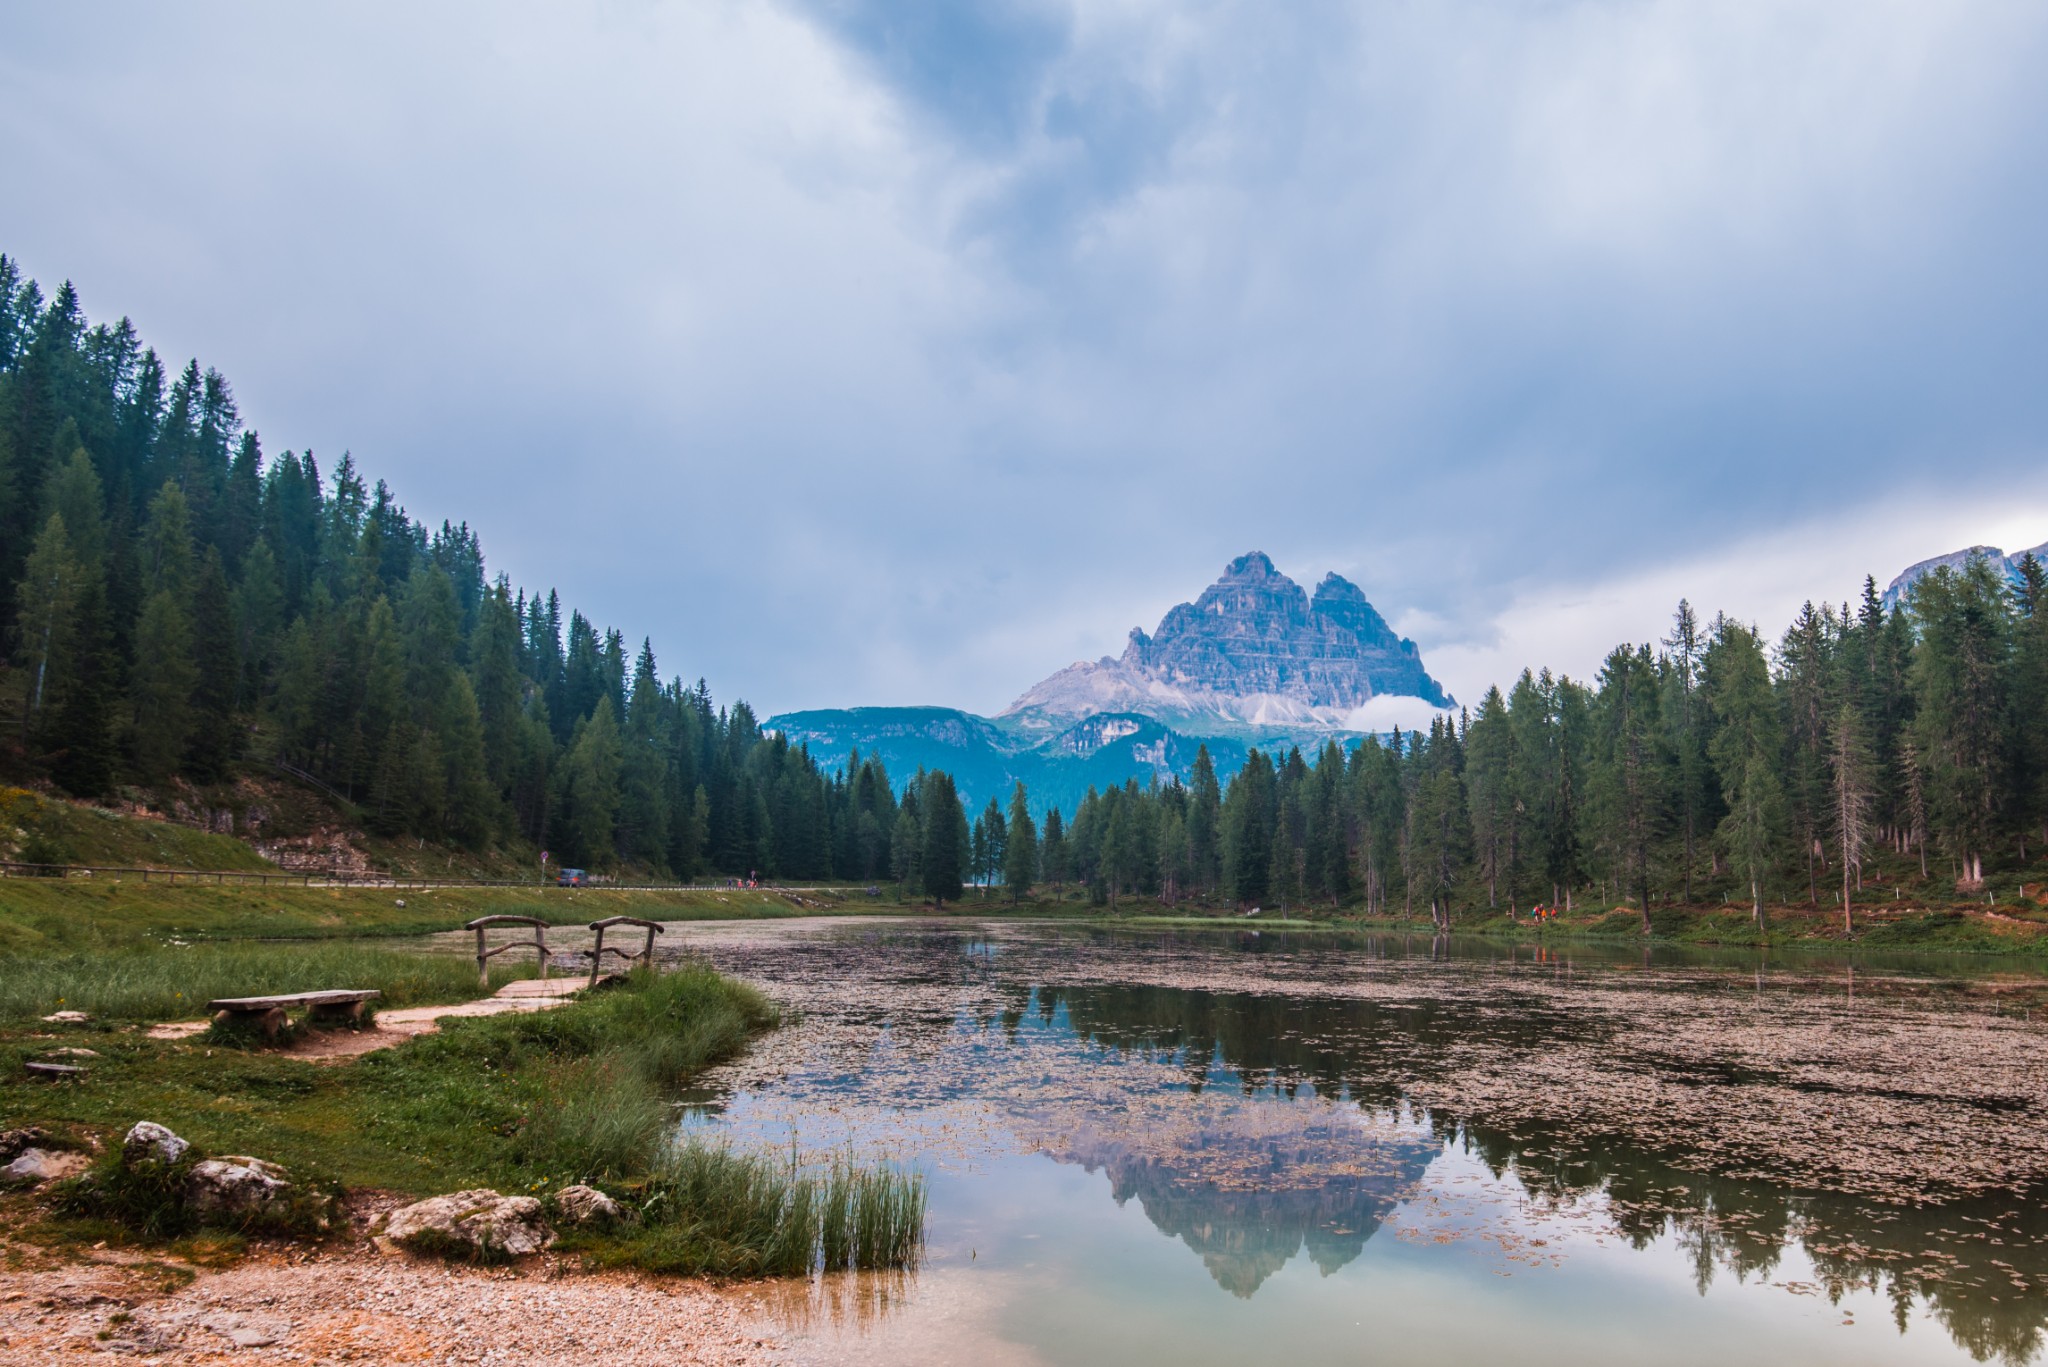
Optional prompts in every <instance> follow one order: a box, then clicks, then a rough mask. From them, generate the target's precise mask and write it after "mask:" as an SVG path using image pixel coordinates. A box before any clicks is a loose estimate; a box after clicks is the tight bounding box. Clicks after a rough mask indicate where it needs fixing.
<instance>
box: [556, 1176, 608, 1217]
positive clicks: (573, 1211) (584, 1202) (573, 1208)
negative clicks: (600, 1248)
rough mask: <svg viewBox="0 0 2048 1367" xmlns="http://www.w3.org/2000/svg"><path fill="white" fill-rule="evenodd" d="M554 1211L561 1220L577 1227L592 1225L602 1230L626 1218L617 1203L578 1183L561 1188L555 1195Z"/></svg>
mask: <svg viewBox="0 0 2048 1367" xmlns="http://www.w3.org/2000/svg"><path fill="white" fill-rule="evenodd" d="M555 1211H556V1213H557V1214H559V1215H560V1216H561V1217H562V1219H564V1220H566V1221H567V1222H568V1223H570V1224H572V1225H577V1226H586V1225H594V1226H598V1227H600V1228H602V1227H603V1226H606V1225H615V1224H618V1223H620V1222H621V1221H623V1220H624V1219H625V1218H626V1212H625V1211H624V1210H623V1209H622V1208H621V1207H620V1206H619V1203H618V1202H617V1201H614V1200H613V1199H612V1198H611V1197H609V1196H607V1195H605V1194H604V1193H603V1192H601V1191H599V1190H598V1189H597V1188H596V1187H589V1186H585V1185H583V1184H582V1183H581V1182H578V1183H577V1184H576V1185H575V1186H572V1187H563V1188H562V1189H561V1190H560V1191H558V1192H556V1193H555Z"/></svg>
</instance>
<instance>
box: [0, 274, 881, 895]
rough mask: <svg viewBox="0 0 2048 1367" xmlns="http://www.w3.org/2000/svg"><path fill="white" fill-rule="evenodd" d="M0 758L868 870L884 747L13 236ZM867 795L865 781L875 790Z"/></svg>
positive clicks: (735, 864)
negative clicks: (517, 553)
mask: <svg viewBox="0 0 2048 1367" xmlns="http://www.w3.org/2000/svg"><path fill="white" fill-rule="evenodd" d="M0 623H4V624H6V626H7V627H8V628H9V630H7V632H6V638H5V639H6V645H7V651H8V658H9V661H10V663H11V669H10V670H9V671H8V674H7V676H6V678H5V680H4V681H0V776H4V777H6V778H10V779H13V780H15V781H31V782H33V781H40V780H52V781H54V782H55V783H56V784H57V785H59V786H60V787H61V788H62V789H63V790H64V791H65V792H68V793H70V794H73V795H76V796H80V797H88V798H99V797H103V796H106V795H108V794H110V793H113V792H114V791H115V790H117V789H121V788H127V789H130V790H140V791H149V790H157V789H163V788H165V787H167V786H170V785H177V784H199V785H206V784H217V783H220V782H223V781H225V780H227V779H229V778H230V777H231V776H233V775H234V774H235V773H236V771H237V770H238V767H240V766H243V765H245V764H247V763H249V762H252V761H262V762H265V763H274V764H277V765H281V766H285V767H286V768H287V769H288V770H289V771H291V772H294V773H297V774H300V775H303V776H304V778H305V779H306V780H307V781H310V782H313V783H317V784H319V785H323V786H324V787H326V788H327V789H329V790H331V791H332V792H333V793H335V794H336V795H338V796H339V797H340V798H341V799H343V800H344V801H345V802H346V803H347V804H349V805H350V806H351V807H352V808H353V811H352V813H351V814H352V815H354V816H356V817H358V818H359V819H360V820H361V822H362V823H363V824H364V826H366V827H367V828H368V829H369V830H370V831H371V832H372V833H373V834H379V835H386V836H398V835H404V836H411V837H416V838H418V839H421V840H427V841H439V842H446V843H449V844H452V845H456V846H463V847H471V848H476V847H484V846H490V845H495V844H500V843H506V842H512V843H518V842H525V843H529V844H533V845H541V846H545V847H547V848H549V849H550V850H551V851H552V852H553V853H554V855H555V857H556V860H557V862H558V863H567V864H572V865H577V864H580V865H584V866H587V867H591V868H606V867H610V866H612V865H614V864H616V863H619V862H620V861H630V862H631V863H633V864H635V865H638V866H640V867H643V868H648V869H655V870H662V871H667V872H672V873H673V874H675V875H677V876H688V875H690V874H693V873H697V872H702V871H706V870H716V871H720V872H731V873H746V872H749V871H752V870H759V871H761V872H762V873H764V874H766V873H771V872H772V873H775V874H779V875H783V876H790V877H827V876H835V877H844V878H867V877H874V876H878V875H879V874H881V873H882V872H883V865H884V864H885V863H886V849H885V850H884V854H883V855H882V856H879V857H877V856H874V855H873V852H872V845H873V842H872V841H871V842H870V845H869V847H867V852H866V853H863V847H862V846H861V845H860V844H859V842H858V840H857V839H856V836H857V834H858V833H859V831H860V829H861V827H862V820H863V818H866V820H867V823H868V825H869V826H871V827H879V829H880V830H881V831H883V832H884V833H885V834H884V835H883V837H882V841H883V844H884V846H885V847H886V842H887V835H886V832H888V831H890V830H891V829H892V828H893V826H894V824H895V821H896V816H897V812H896V803H895V800H894V798H893V796H890V795H889V787H890V785H889V783H888V781H887V779H886V777H885V776H882V775H879V774H872V773H870V774H866V775H862V774H861V773H859V772H856V773H854V774H850V775H849V774H844V773H839V774H834V773H828V772H826V771H825V770H824V769H823V768H821V766H820V765H818V764H817V763H816V762H815V761H814V760H813V759H812V758H811V757H810V756H809V755H808V754H806V753H805V752H804V751H803V750H801V749H800V748H799V749H792V748H791V747H790V746H789V745H787V744H786V743H784V742H782V741H779V740H766V739H763V738H762V736H761V734H760V730H759V727H758V725H757V723H756V719H755V717H754V714H753V712H752V710H751V709H749V708H748V707H747V706H746V704H745V703H734V704H732V705H731V706H729V707H728V706H720V705H719V704H717V703H716V702H715V701H714V700H713V698H712V696H711V694H710V692H709V690H708V689H707V688H706V687H705V686H704V684H703V683H702V682H701V681H700V682H698V683H696V684H694V685H692V684H687V683H685V682H684V680H682V679H681V678H679V677H668V678H664V677H663V676H662V674H661V672H660V670H659V668H658V666H657V663H656V660H655V656H654V652H653V650H652V648H651V646H650V645H649V643H648V642H646V641H645V640H643V641H642V642H641V643H640V645H639V647H638V649H635V648H633V647H632V646H631V645H630V644H629V642H628V640H627V638H626V637H625V636H624V634H623V633H622V632H620V631H618V630H616V629H600V628H599V627H598V626H597V625H596V624H595V623H594V622H592V621H590V620H589V619H588V618H586V617H585V616H583V614H581V613H580V612H577V611H575V610H574V609H570V608H565V607H564V605H563V604H562V603H561V602H560V600H559V599H558V598H557V596H556V595H555V594H554V593H552V592H547V593H542V592H537V591H533V592H529V591H525V590H520V589H515V588H514V587H513V586H512V585H510V584H508V583H506V582H505V581H504V580H503V579H502V578H498V579H493V578H492V577H491V576H490V575H488V574H487V572H486V568H485V562H484V556H483V550H482V547H481V545H480V544H479V541H478V539H477V536H476V534H475V533H474V532H473V531H471V529H470V528H469V527H468V526H467V525H451V524H449V523H447V522H443V523H442V524H441V526H440V527H438V528H430V527H427V526H425V525H423V524H421V523H420V522H418V521H416V520H414V519H413V518H411V517H410V516H408V515H407V513H406V511H405V509H404V508H403V507H402V506H401V505H400V504H399V502H398V499H397V496H396V495H395V494H394V493H393V491H392V490H391V489H390V488H389V487H388V486H387V485H386V484H385V483H384V482H383V481H382V480H377V481H375V482H374V483H372V482H371V481H370V480H368V479H367V478H366V477H365V476H364V475H363V474H362V473H361V472H359V471H358V470H357V468H356V466H355V463H354V462H353V460H351V459H350V457H349V456H347V455H343V456H342V457H341V458H340V459H339V460H337V461H334V462H332V463H331V465H329V466H327V467H324V468H323V466H322V464H321V462H320V461H319V460H317V459H316V458H315V456H314V454H313V453H312V452H311V451H304V452H299V451H292V450H286V451H283V452H278V453H274V454H273V453H266V451H265V450H264V448H263V445H262V443H261V441H260V440H259V438H258V436H257V434H256V433H255V432H253V431H247V430H245V429H244V428H243V425H242V423H241V420H240V418H239V416H238V414H237V411H236V405H235V400H234V395H233V392H232V390H231V389H230V387H229V384H228V381H227V379H226V378H225V377H223V376H222V375H220V374H219V373H218V372H216V371H213V370H208V369H202V368H201V367H200V365H199V363H198V362H197V361H193V362H190V363H188V364H187V365H185V366H184V367H183V368H182V369H178V370H173V369H171V368H169V367H167V366H166V365H165V363H164V362H163V360H162V359H161V358H160V357H159V356H158V355H157V354H156V353H155V352H154V351H153V350H151V349H149V348H148V347H147V346H145V345H144V344H143V342H142V341H141V339H140V338H139V337H138V336H137V333H136V330H135V328H134V327H133V326H132V325H131V324H130V323H129V322H128V320H127V319H125V318H124V319H121V320H120V321H118V322H114V323H100V324H94V323H92V322H90V321H89V320H88V319H87V317H86V315H85V313H84V310H83V307H82V306H81V304H80V302H79V297H78V295H77V292H76V291H75V290H73V288H72V287H71V286H70V285H69V284H68V283H67V284H65V285H63V286H62V287H60V288H59V289H57V290H56V291H55V292H54V293H53V294H52V295H50V296H49V297H47V298H45V296H44V294H43V292H42V291H41V289H40V288H39V287H38V286H37V285H36V284H35V283H34V282H33V281H29V280H26V279H24V278H23V276H22V275H21V272H20V270H19V268H18V267H17V265H16V264H15V263H14V262H13V261H11V260H9V259H8V258H6V257H0ZM861 804H865V805H864V806H863V805H861Z"/></svg>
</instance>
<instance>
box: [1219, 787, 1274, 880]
mask: <svg viewBox="0 0 2048 1367" xmlns="http://www.w3.org/2000/svg"><path fill="white" fill-rule="evenodd" d="M1277 789H1278V782H1277V778H1276V776H1275V773H1274V770H1273V762H1272V761H1271V760H1269V759H1267V758H1266V756H1265V755H1264V754H1263V753H1261V752H1260V751H1258V750H1256V749H1254V750H1251V751H1248V752H1247V753H1246V755H1245V760H1244V767H1243V768H1242V769H1239V770H1238V771H1237V776H1236V777H1235V778H1233V779H1232V780H1231V783H1230V789H1229V791H1228V792H1226V793H1225V794H1224V795H1223V808H1222V823H1221V825H1222V836H1223V839H1222V845H1223V851H1222V853H1223V882H1224V886H1225V887H1226V888H1227V889H1228V890H1229V893H1230V897H1231V899H1232V900H1233V901H1235V902H1236V903H1237V904H1238V905H1239V906H1240V907H1252V906H1259V905H1263V904H1264V903H1265V901H1266V900H1267V898H1268V896H1269V895H1270V893H1271V891H1272V872H1273V832H1274V830H1275V829H1276V828H1277V826H1278V817H1279V812H1278V810H1277V798H1278V796H1279V794H1278V791H1277Z"/></svg>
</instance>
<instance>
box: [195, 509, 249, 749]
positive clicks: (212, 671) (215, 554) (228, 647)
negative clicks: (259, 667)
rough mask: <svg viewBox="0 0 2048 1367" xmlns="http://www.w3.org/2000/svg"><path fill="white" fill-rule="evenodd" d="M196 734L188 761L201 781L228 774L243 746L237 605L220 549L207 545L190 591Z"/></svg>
mask: <svg viewBox="0 0 2048 1367" xmlns="http://www.w3.org/2000/svg"><path fill="white" fill-rule="evenodd" d="M192 657H193V672H194V676H195V679H196V684H195V686H194V688H193V691H192V735H191V740H190V743H189V747H188V749H187V753H186V767H187V769H188V770H189V772H190V773H191V774H192V776H193V777H194V778H197V779H198V780H200V781H201V782H203V783H213V782H218V781H219V780H221V779H222V778H225V777H226V776H227V772H228V766H229V765H230V764H231V763H233V761H234V760H235V759H236V758H237V757H238V755H239V754H240V751H241V735H240V729H241V728H240V723H239V721H238V720H237V718H236V716H235V697H236V695H237V694H238V693H239V692H240V691H241V685H242V666H241V660H240V657H239V655H238V653H237V651H236V649H235V610H234V604H233V601H232V600H231V599H230V597H229V595H228V580H227V572H226V570H225V569H224V568H223V567H222V565H221V558H220V552H219V551H217V550H215V549H214V548H213V547H211V546H209V547H207V548H206V554H205V555H204V556H203V557H201V559H200V564H199V578H198V582H197V584H196V585H195V586H194V588H193V593H192Z"/></svg>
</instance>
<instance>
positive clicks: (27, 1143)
mask: <svg viewBox="0 0 2048 1367" xmlns="http://www.w3.org/2000/svg"><path fill="white" fill-rule="evenodd" d="M49 1142H50V1132H49V1131H48V1130H46V1129H44V1128H43V1127H42V1126H40V1125H24V1126H22V1127H21V1128H20V1129H18V1130H0V1161H8V1160H11V1159H14V1158H16V1157H19V1156H20V1155H21V1154H23V1153H25V1152H27V1151H28V1150H30V1149H34V1148H40V1147H41V1146H42V1145H44V1144H47V1143H49Z"/></svg>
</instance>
